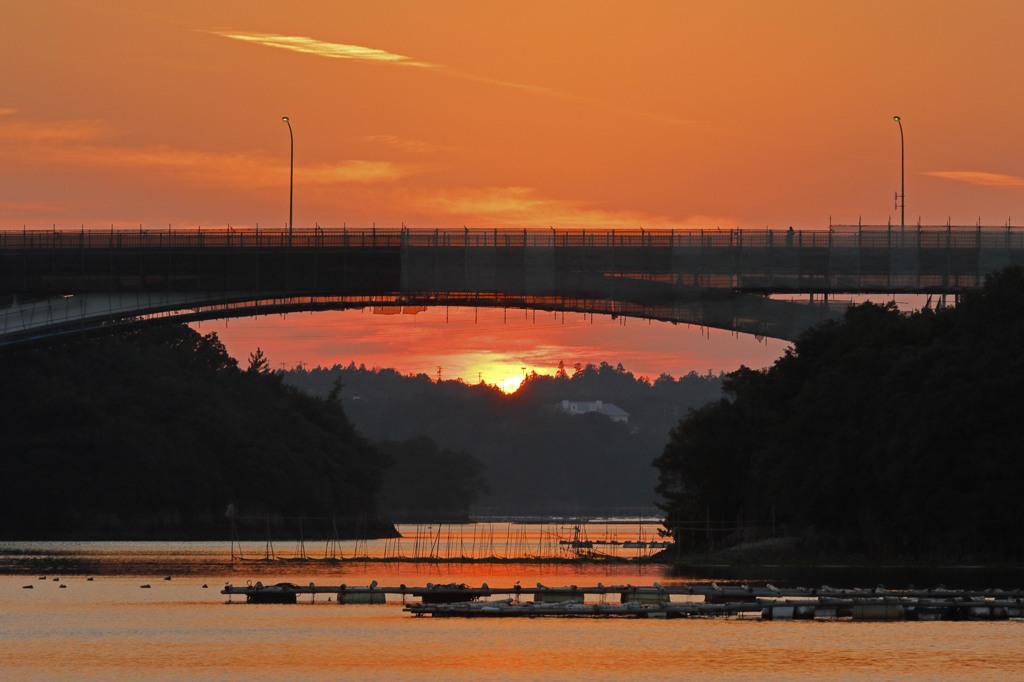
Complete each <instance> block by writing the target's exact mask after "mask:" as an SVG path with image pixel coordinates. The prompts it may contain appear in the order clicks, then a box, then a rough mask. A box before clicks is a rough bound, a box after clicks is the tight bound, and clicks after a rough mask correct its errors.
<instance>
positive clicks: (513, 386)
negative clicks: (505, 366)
mask: <svg viewBox="0 0 1024 682" xmlns="http://www.w3.org/2000/svg"><path fill="white" fill-rule="evenodd" d="M522 385H523V377H509V378H507V379H505V380H504V381H502V382H501V383H500V384H498V388H500V389H501V390H502V392H503V393H508V394H510V395H511V394H512V393H515V392H516V391H518V390H519V387H520V386H522Z"/></svg>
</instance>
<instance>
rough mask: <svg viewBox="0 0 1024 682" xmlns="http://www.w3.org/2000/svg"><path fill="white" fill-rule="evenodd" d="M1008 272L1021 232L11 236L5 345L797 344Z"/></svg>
mask: <svg viewBox="0 0 1024 682" xmlns="http://www.w3.org/2000/svg"><path fill="white" fill-rule="evenodd" d="M1011 263H1024V232H1022V231H1021V230H1019V229H1015V228H1010V227H1005V228H1004V227H1000V228H981V227H971V228H952V227H950V226H945V227H940V228H916V229H908V230H900V229H898V228H896V229H894V228H892V227H890V226H884V227H863V226H856V227H846V228H843V227H836V228H830V229H828V230H801V231H789V230H786V231H780V230H729V231H719V230H715V231H710V230H689V231H644V230H627V231H621V230H620V231H616V230H609V231H597V232H594V231H587V230H571V231H557V230H535V231H530V230H469V229H464V230H453V231H441V230H419V231H414V230H408V229H405V228H402V229H400V230H376V229H371V230H347V229H342V230H326V229H320V228H317V229H315V230H297V231H296V232H295V233H294V235H289V234H288V233H287V232H280V231H270V232H268V231H262V232H261V231H258V230H251V231H246V230H233V229H231V230H195V231H172V230H167V231H163V230H160V231H146V230H126V231H114V230H111V231H109V232H107V231H102V232H91V231H86V230H81V231H78V232H62V231H56V230H51V231H45V232H31V231H22V232H4V233H0V345H12V344H24V343H33V342H36V341H40V340H45V339H49V338H55V337H60V336H64V335H68V334H82V333H93V332H97V331H102V330H103V329H109V328H116V327H120V326H125V325H133V324H149V323H153V322H155V321H160V320H180V321H196V320H208V319H218V318H228V317H239V316H249V315H259V314H269V313H280V312H295V311H311V310H338V309H348V308H360V307H368V306H374V307H376V306H395V305H410V306H432V305H463V306H478V307H510V308H528V309H536V310H552V311H566V312H583V313H595V314H607V315H612V316H625V317H637V318H644V319H651V320H661V321H668V322H676V323H684V324H692V325H700V326H705V327H711V328H721V329H728V330H732V331H737V332H741V333H748V334H754V335H757V336H766V337H773V338H780V339H787V340H793V339H795V338H796V336H798V335H799V333H800V332H801V331H802V330H803V329H806V328H807V327H809V326H811V325H813V324H817V323H819V322H821V321H824V320H827V319H835V318H837V317H839V316H841V315H842V313H843V311H844V309H845V307H846V304H844V303H841V302H839V301H837V300H835V296H836V295H840V294H865V293H881V294H886V295H891V294H896V293H931V294H934V293H940V294H945V293H957V292H959V291H962V290H965V289H969V288H974V287H977V286H980V284H981V283H982V281H983V279H984V276H985V275H986V274H987V273H988V272H991V271H993V270H996V269H998V268H1000V267H1003V266H1005V265H1007V264H1011ZM772 294H790V295H806V296H807V302H806V303H803V302H800V303H798V302H794V301H791V300H781V299H779V298H773V297H772ZM815 296H817V301H813V302H812V299H813V298H814V297H815ZM830 298H831V300H830Z"/></svg>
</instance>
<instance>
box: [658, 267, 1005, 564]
mask: <svg viewBox="0 0 1024 682" xmlns="http://www.w3.org/2000/svg"><path fill="white" fill-rule="evenodd" d="M1022 348H1024V271H1022V270H1021V269H1020V268H1010V269H1007V270H1005V271H1003V272H1000V273H998V274H995V275H993V276H991V277H990V278H989V279H988V280H987V281H986V283H985V286H984V288H983V289H982V290H980V291H978V292H971V293H965V294H963V296H962V300H961V302H960V303H959V304H958V305H957V306H956V307H954V308H946V309H942V310H932V309H925V310H921V311H919V312H915V313H912V314H902V313H900V312H899V311H898V310H897V309H896V307H895V306H894V305H892V304H889V305H875V304H870V303H867V304H863V305H859V306H854V307H852V308H851V309H850V310H849V311H848V313H847V314H846V316H845V318H844V319H843V320H841V321H838V322H834V323H828V324H825V325H822V326H819V327H816V328H813V329H811V330H809V331H807V332H805V333H804V334H803V335H802V336H801V337H800V338H799V340H798V341H797V342H796V344H795V345H794V347H793V348H792V349H790V350H789V351H787V352H786V353H785V355H784V356H783V357H781V358H780V359H779V360H777V361H776V362H775V364H774V365H773V366H772V367H771V368H769V369H767V370H764V371H755V370H751V369H747V368H741V369H740V370H738V371H736V372H733V373H731V374H729V375H728V376H727V377H726V378H725V387H724V388H725V392H726V394H727V397H724V398H722V399H720V400H718V401H716V402H714V403H711V404H708V405H706V406H705V407H702V408H700V409H697V410H695V411H693V412H692V413H691V414H690V415H689V417H688V418H687V419H685V420H683V421H681V422H680V423H679V424H678V425H677V426H676V427H675V428H674V429H673V430H672V432H671V437H670V441H669V443H668V445H667V446H666V447H665V448H664V450H663V452H662V454H661V455H660V456H659V457H658V459H657V461H656V465H657V467H658V470H659V483H658V492H659V494H660V495H661V498H662V500H661V506H662V509H663V510H664V512H665V515H666V519H665V525H666V527H667V528H668V529H669V530H670V531H672V532H673V533H674V534H675V536H676V538H677V540H678V541H679V542H680V543H681V545H682V546H683V547H684V548H686V549H694V548H696V549H706V548H708V547H709V546H712V545H713V544H715V543H720V542H722V541H723V540H726V539H728V538H724V537H723V536H722V533H721V530H720V529H740V531H741V532H736V533H735V534H734V536H733V537H732V538H731V540H732V541H736V540H740V539H744V538H746V539H751V538H757V537H764V536H765V535H767V534H769V533H770V532H771V530H770V529H771V528H774V531H775V532H776V533H789V534H792V535H797V536H800V537H802V538H803V540H804V546H805V548H808V549H811V550H815V551H820V552H822V553H832V554H842V555H847V556H849V555H852V554H859V555H862V556H867V557H903V558H911V559H927V558H940V559H946V560H954V561H955V560H965V559H970V558H983V557H988V558H993V557H994V558H1021V557H1024V538H1022V536H1021V534H1020V528H1021V527H1022V524H1024V501H1022V500H1024V498H1022V496H1021V494H1020V482H1021V481H1022V480H1024V458H1022V453H1021V437H1020V427H1019V424H1020V420H1021V415H1022V414H1024V353H1021V349H1022ZM716 529H718V530H716Z"/></svg>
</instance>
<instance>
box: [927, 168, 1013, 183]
mask: <svg viewBox="0 0 1024 682" xmlns="http://www.w3.org/2000/svg"><path fill="white" fill-rule="evenodd" d="M925 175H930V176H932V177H935V178H945V179H946V180H953V181H954V182H963V183H966V184H968V185H982V186H985V187H1024V178H1022V177H1020V176H1017V175H1004V174H1002V173H985V172H983V171H931V172H929V173H925Z"/></svg>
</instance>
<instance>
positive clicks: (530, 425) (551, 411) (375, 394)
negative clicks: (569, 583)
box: [284, 363, 721, 514]
mask: <svg viewBox="0 0 1024 682" xmlns="http://www.w3.org/2000/svg"><path fill="white" fill-rule="evenodd" d="M338 379H340V380H341V383H342V387H343V388H342V391H341V397H342V403H343V404H344V407H345V412H346V414H348V416H349V418H350V419H351V420H352V423H353V424H354V425H355V426H356V427H357V428H358V429H359V431H360V432H361V433H364V434H366V436H367V437H368V438H371V439H374V440H403V439H412V438H416V437H418V436H429V437H430V438H431V439H433V440H434V441H436V443H437V445H438V446H440V447H442V448H445V449H448V450H451V451H454V452H463V453H468V454H470V455H472V456H473V457H475V458H476V459H478V460H480V461H481V462H482V463H483V464H484V467H485V468H484V471H483V472H482V473H481V479H482V480H483V481H484V482H485V485H486V488H487V489H488V490H489V495H488V496H487V497H482V498H481V499H478V500H477V501H476V503H475V509H476V511H478V512H495V513H520V514H530V513H559V514H565V513H603V512H610V511H615V510H624V509H633V510H636V509H640V508H642V509H650V508H652V507H653V503H654V500H655V495H654V492H653V491H654V486H655V483H656V471H655V470H654V468H653V467H652V466H651V462H652V460H653V459H654V458H655V457H656V456H657V455H658V453H659V452H660V451H661V449H662V447H663V446H664V444H665V441H666V439H667V437H668V432H669V430H670V429H671V427H672V426H673V425H674V424H675V423H676V422H677V421H678V420H679V418H680V417H681V416H682V415H684V414H686V412H687V410H688V409H690V408H692V407H698V406H700V405H703V404H705V403H706V402H708V401H710V400H714V399H716V398H718V397H719V396H720V395H721V380H720V378H719V377H717V376H710V375H707V376H700V375H697V374H689V375H687V376H684V377H681V378H679V379H674V378H673V377H670V376H667V375H663V376H661V377H659V378H658V379H656V380H655V381H653V382H652V381H649V380H648V379H646V378H638V377H635V376H634V375H633V374H632V373H630V372H628V371H626V370H625V369H624V368H622V367H621V366H618V367H612V366H610V365H608V364H605V363H602V364H601V365H599V366H595V365H588V366H585V367H583V366H577V367H576V368H574V369H571V370H570V371H569V372H566V371H565V370H564V369H560V371H558V373H557V374H556V375H555V376H544V375H536V374H534V375H531V376H529V377H527V380H526V382H525V383H524V384H523V386H522V387H521V388H520V389H519V391H517V392H516V393H514V394H512V395H505V394H503V393H502V392H501V391H499V390H497V389H496V388H494V387H492V386H488V385H484V384H476V385H469V384H465V383H462V382H460V381H443V382H440V383H439V382H435V381H432V380H431V379H430V378H429V377H428V376H426V375H418V376H403V375H401V374H399V373H398V372H395V371H394V370H387V369H384V370H368V369H366V368H365V367H357V366H356V365H355V364H350V365H348V366H347V367H342V366H334V367H332V368H328V369H325V368H316V369H312V370H302V369H298V370H294V371H290V372H285V378H284V380H285V382H286V383H288V384H290V385H294V386H297V387H299V388H300V389H302V390H304V391H308V392H310V393H312V394H314V395H325V394H326V393H327V391H329V390H330V388H331V386H333V385H334V382H335V381H336V380H338ZM563 400H570V401H597V400H601V401H603V402H604V403H612V404H614V405H616V406H618V407H619V408H621V409H623V410H624V411H626V412H627V413H629V421H628V423H615V422H613V421H612V420H610V419H609V418H608V417H606V416H603V415H600V414H594V413H591V414H581V415H575V416H573V415H569V414H566V413H564V412H561V411H559V410H558V409H556V405H559V404H561V401H563Z"/></svg>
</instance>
